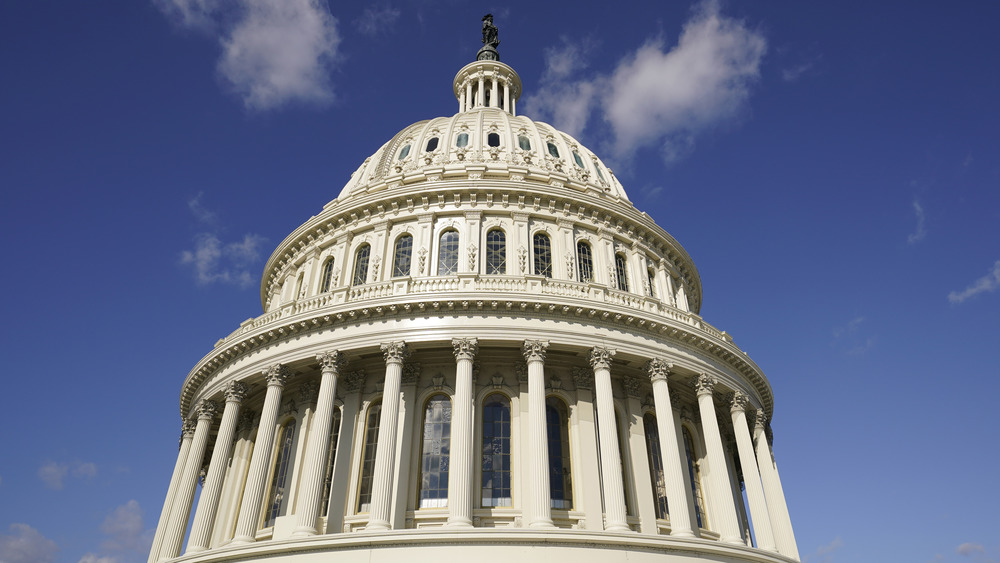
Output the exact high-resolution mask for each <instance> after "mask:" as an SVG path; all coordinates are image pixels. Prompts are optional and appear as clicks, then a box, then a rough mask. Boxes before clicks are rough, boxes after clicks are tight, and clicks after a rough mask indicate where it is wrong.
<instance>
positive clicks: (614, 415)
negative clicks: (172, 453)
mask: <svg viewBox="0 0 1000 563" xmlns="http://www.w3.org/2000/svg"><path fill="white" fill-rule="evenodd" d="M454 92H455V95H456V99H457V100H458V103H459V108H458V109H459V112H458V113H457V114H455V115H453V116H451V117H442V118H436V119H432V120H429V121H422V122H419V123H416V124H414V125H411V126H409V127H406V128H405V129H403V130H402V131H401V132H400V133H399V134H397V135H396V136H395V137H393V138H392V139H391V140H390V141H389V142H388V143H386V144H385V145H383V146H382V147H381V148H380V149H379V150H378V151H377V152H376V153H375V154H374V155H373V156H372V157H371V158H369V159H367V160H366V161H365V162H364V163H363V164H362V165H361V167H359V168H358V170H357V171H356V172H355V173H354V174H353V175H352V176H351V179H350V180H349V181H348V183H347V185H346V186H345V187H344V188H343V190H342V192H341V193H340V195H339V197H337V199H335V200H333V201H332V202H330V203H328V204H327V205H326V206H325V207H324V208H323V210H322V211H321V212H320V213H319V214H317V215H316V216H314V217H312V218H310V219H309V220H308V221H306V222H305V223H304V224H303V225H302V226H300V227H299V228H298V229H296V230H295V231H294V232H293V233H292V234H290V235H289V236H288V237H287V238H286V239H285V240H284V241H283V242H282V243H281V244H280V245H279V246H278V248H277V249H276V250H275V251H274V253H273V254H272V256H271V258H270V260H269V261H268V263H267V265H266V267H265V271H264V276H263V281H262V283H261V303H262V306H263V310H264V313H263V314H262V315H261V316H259V317H257V318H256V319H250V320H247V321H245V322H243V323H242V324H241V325H240V326H239V328H237V329H236V330H235V331H234V332H233V333H232V334H230V335H229V336H227V337H225V338H223V339H221V340H219V341H218V342H217V343H216V345H215V347H214V349H213V350H212V351H211V352H210V353H209V354H207V355H206V356H205V357H204V358H203V359H202V360H201V361H200V362H199V363H198V364H197V365H196V366H195V367H194V369H192V371H191V372H190V374H189V375H188V377H187V379H186V380H185V381H184V385H183V388H182V391H181V415H182V426H183V431H182V439H181V445H180V449H179V454H178V458H177V463H176V465H175V468H174V471H173V475H172V478H171V480H170V483H169V487H168V491H167V494H166V500H165V503H164V507H163V511H162V513H161V516H160V520H159V525H158V527H157V530H156V537H155V540H154V544H153V548H152V551H151V553H150V557H149V561H150V563H156V562H159V561H166V560H179V561H228V560H236V559H241V560H242V559H247V558H265V559H275V560H282V561H285V560H287V561H292V560H294V561H301V562H305V561H319V560H321V559H323V560H325V559H324V558H329V557H330V556H331V554H335V555H336V557H337V558H338V561H339V560H343V561H354V560H358V561H360V560H362V559H364V560H366V561H368V560H376V559H385V560H389V559H393V560H394V559H397V558H401V557H406V558H410V559H415V560H430V559H432V558H433V559H434V560H436V561H437V560H440V558H442V557H489V558H499V557H520V558H523V559H526V560H531V561H540V560H543V559H548V558H551V557H566V558H569V557H572V558H578V559H580V560H583V561H591V560H594V561H597V560H601V561H609V560H610V561H624V560H626V559H628V560H629V561H633V560H641V561H660V562H663V561H689V560H691V561H693V560H700V559H705V558H708V559H710V560H715V561H794V560H798V552H797V548H796V545H795V539H794V535H793V533H792V527H791V523H790V520H789V516H788V510H787V508H786V505H785V500H784V496H783V493H782V490H781V483H780V480H779V478H778V472H777V469H776V467H775V465H774V458H773V456H772V452H771V446H770V427H769V425H768V421H769V419H770V416H771V413H772V410H773V397H772V393H771V388H770V385H769V383H768V381H767V379H766V377H765V376H764V374H763V372H762V371H761V370H760V368H758V367H757V365H756V364H755V363H754V362H753V361H752V360H750V358H749V357H747V355H746V354H745V353H743V352H742V351H741V350H740V349H739V348H738V347H736V346H735V344H733V339H732V338H731V337H730V336H729V335H728V334H727V333H725V332H721V331H719V330H717V329H716V328H714V327H712V326H711V325H709V324H708V323H706V322H705V321H704V320H702V318H701V317H700V316H699V315H698V311H699V309H700V307H701V300H702V295H701V281H700V278H699V277H698V272H697V269H696V268H695V265H694V263H693V261H692V260H691V257H690V256H689V255H688V254H687V252H686V251H685V250H684V249H683V248H682V247H681V246H680V244H679V243H678V242H677V241H676V240H675V239H674V238H673V237H671V236H670V235H669V234H668V233H667V232H666V231H664V230H663V229H662V228H660V227H659V226H657V225H656V224H655V223H654V222H653V221H652V219H650V217H649V216H648V215H646V214H645V213H643V212H641V211H639V210H637V209H636V208H635V207H634V206H633V205H632V204H631V203H630V201H629V200H628V197H627V195H626V193H625V190H624V188H623V187H622V185H621V184H620V183H619V182H618V180H617V179H616V178H615V176H614V174H613V172H612V171H611V170H610V169H608V168H607V167H605V166H604V164H603V162H602V161H601V160H600V159H599V158H598V157H597V156H596V155H594V154H593V153H592V152H591V151H589V150H588V149H587V148H586V147H583V146H582V145H580V144H579V143H578V142H577V141H576V140H575V139H573V138H572V137H570V136H569V135H567V134H565V133H562V132H560V131H557V130H556V129H554V128H552V127H551V126H549V125H546V124H544V123H539V122H534V121H532V120H530V119H527V118H525V117H523V116H517V115H516V109H517V99H518V98H519V96H520V94H521V82H520V79H519V78H518V76H517V74H516V73H515V72H514V70H513V69H511V68H510V67H509V66H507V65H505V64H503V63H500V62H499V61H477V62H474V63H470V64H469V65H467V66H466V67H464V68H463V69H461V71H459V73H458V75H457V76H456V78H455V83H454ZM165 447H166V445H165ZM199 482H201V487H202V489H201V494H200V496H199V497H198V501H197V502H194V499H195V493H196V489H197V487H198V486H199ZM744 490H745V496H746V499H747V501H746V502H744V492H743V491H744ZM189 523H190V524H191V526H190V533H187V534H186V530H187V529H188V524H189ZM751 526H752V530H753V533H752V534H751V531H750V530H751ZM185 535H187V537H186V539H185ZM594 546H597V547H601V548H603V549H600V550H594V549H590V548H591V547H594ZM487 553H488V554H489V555H485V554H487Z"/></svg>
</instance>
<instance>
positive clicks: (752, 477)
mask: <svg viewBox="0 0 1000 563" xmlns="http://www.w3.org/2000/svg"><path fill="white" fill-rule="evenodd" d="M746 408H747V396H746V395H744V394H743V393H740V392H739V391H737V392H735V393H733V400H732V406H731V408H730V410H729V411H730V413H731V414H732V416H733V428H734V429H735V430H736V449H737V451H738V452H739V456H740V467H742V468H743V484H744V485H745V486H746V489H747V500H748V501H750V518H752V519H753V531H754V536H756V538H757V547H759V548H760V549H766V550H767V551H777V549H776V548H775V547H774V534H773V533H772V532H771V520H770V516H768V506H767V502H766V501H765V500H764V489H763V487H762V486H761V483H760V473H758V472H757V460H756V459H754V451H753V443H752V442H751V441H750V429H749V427H748V426H747V414H746Z"/></svg>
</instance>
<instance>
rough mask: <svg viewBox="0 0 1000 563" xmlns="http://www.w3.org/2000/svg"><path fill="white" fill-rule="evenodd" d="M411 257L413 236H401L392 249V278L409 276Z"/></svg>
mask: <svg viewBox="0 0 1000 563" xmlns="http://www.w3.org/2000/svg"><path fill="white" fill-rule="evenodd" d="M412 255H413V236H412V235H410V234H402V235H399V237H398V238H397V239H396V244H395V245H394V246H393V249H392V277H394V278H399V277H403V276H408V275H410V258H411V257H412Z"/></svg>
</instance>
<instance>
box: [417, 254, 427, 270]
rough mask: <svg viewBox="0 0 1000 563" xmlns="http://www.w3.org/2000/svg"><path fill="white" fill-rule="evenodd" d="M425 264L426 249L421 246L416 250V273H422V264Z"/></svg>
mask: <svg viewBox="0 0 1000 563" xmlns="http://www.w3.org/2000/svg"><path fill="white" fill-rule="evenodd" d="M426 264H427V249H426V248H421V249H420V250H418V251H417V273H419V274H423V273H424V265H426Z"/></svg>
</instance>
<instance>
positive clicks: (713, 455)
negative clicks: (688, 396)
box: [695, 375, 745, 545]
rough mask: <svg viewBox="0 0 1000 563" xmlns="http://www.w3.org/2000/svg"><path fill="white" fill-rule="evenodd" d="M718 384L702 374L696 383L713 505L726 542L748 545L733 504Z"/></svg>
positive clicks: (722, 537)
mask: <svg viewBox="0 0 1000 563" xmlns="http://www.w3.org/2000/svg"><path fill="white" fill-rule="evenodd" d="M717 383H718V381H717V380H716V379H715V378H714V377H711V376H709V375H701V376H700V377H699V378H698V379H697V381H696V382H695V390H696V391H697V393H698V411H699V413H700V415H701V428H702V431H703V432H704V434H705V450H706V451H707V453H708V478H709V482H711V484H712V494H713V495H715V498H714V501H713V502H712V506H713V507H714V508H715V509H716V512H717V514H716V515H715V519H716V520H717V524H718V526H719V530H718V532H719V534H720V535H721V539H722V541H724V542H727V543H732V544H740V545H745V544H744V542H743V536H742V534H740V525H739V520H738V519H737V518H736V505H735V504H734V503H733V495H732V494H731V492H730V491H731V487H730V484H729V472H728V471H727V469H726V467H727V465H726V455H725V453H724V452H723V449H722V436H721V434H720V433H719V422H718V419H716V415H715V402H714V401H713V400H712V392H713V391H714V389H715V385H716V384H717Z"/></svg>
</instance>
